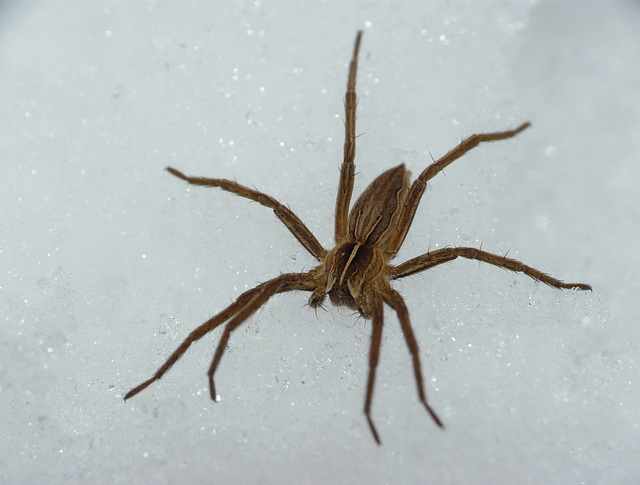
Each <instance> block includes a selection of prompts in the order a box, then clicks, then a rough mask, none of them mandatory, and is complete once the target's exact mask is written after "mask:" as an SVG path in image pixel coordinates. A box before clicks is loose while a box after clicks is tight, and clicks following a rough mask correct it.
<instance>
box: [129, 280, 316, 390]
mask: <svg viewBox="0 0 640 485" xmlns="http://www.w3.org/2000/svg"><path fill="white" fill-rule="evenodd" d="M314 287H315V283H314V282H313V280H312V278H311V277H310V276H309V275H308V274H306V273H302V274H298V273H290V274H283V275H280V276H278V277H277V278H274V279H272V280H269V281H267V282H265V283H262V284H261V285H258V286H256V287H255V288H252V289H251V290H248V291H246V292H244V293H243V294H242V295H240V296H239V297H238V298H237V299H236V301H234V302H233V303H232V304H231V305H229V306H228V307H227V308H225V309H224V310H222V311H221V312H220V313H218V314H217V315H215V316H214V317H212V318H210V319H209V320H207V321H206V322H204V323H203V324H202V325H200V326H199V327H198V328H196V329H195V330H193V331H192V332H191V333H190V334H189V335H188V336H187V338H185V339H184V340H183V341H182V343H181V344H180V345H179V346H178V348H177V349H176V350H174V351H173V353H172V354H171V355H170V356H169V358H168V359H167V360H166V362H165V363H164V364H162V366H161V367H160V368H159V369H158V370H157V371H156V373H155V374H154V375H153V377H151V378H150V379H148V380H146V381H144V382H143V383H142V384H140V385H139V386H136V387H134V388H133V389H131V390H130V391H129V392H128V393H127V394H126V395H125V396H124V400H125V401H126V400H127V399H129V398H131V397H133V396H135V395H136V394H138V393H139V392H141V391H143V390H144V389H146V388H147V387H149V386H150V385H151V384H153V383H154V382H155V381H157V380H158V379H160V378H161V377H162V376H163V375H164V374H165V373H166V372H167V371H168V370H169V369H170V368H171V366H172V365H173V364H175V363H176V362H177V361H178V360H179V359H180V357H182V355H183V354H184V353H185V352H186V351H187V349H188V348H189V346H190V345H191V344H192V343H193V342H196V341H197V340H200V339H201V338H202V337H204V336H205V335H206V334H207V333H209V332H211V331H212V330H213V329H215V328H216V327H218V326H219V325H221V324H223V323H224V322H226V321H227V320H229V319H230V318H232V320H231V321H230V322H229V324H232V323H234V322H236V321H237V320H238V318H239V316H241V319H240V321H239V322H237V323H236V325H235V326H238V325H239V324H240V323H242V321H243V320H245V319H246V318H247V317H248V316H249V315H251V314H252V313H253V312H255V311H256V310H257V308H258V307H259V306H261V305H263V304H264V303H265V302H266V301H267V300H268V299H269V297H271V296H273V295H275V294H276V293H283V292H286V291H293V290H307V291H311V290H313V288H314ZM265 288H266V289H267V292H266V293H267V295H268V296H267V297H266V298H261V297H263V296H264V294H265ZM257 301H260V303H257V304H256V302H257ZM234 316H235V318H233V317H234ZM227 340H228V336H227ZM214 395H215V394H214Z"/></svg>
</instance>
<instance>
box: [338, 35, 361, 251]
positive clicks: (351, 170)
mask: <svg viewBox="0 0 640 485" xmlns="http://www.w3.org/2000/svg"><path fill="white" fill-rule="evenodd" d="M361 38H362V31H361V30H360V31H358V35H357V36H356V42H355V45H354V47H353V57H352V58H351V64H349V78H348V81H347V94H346V95H345V97H344V108H345V123H344V158H343V160H342V166H341V167H340V182H339V183H338V194H337V196H336V218H335V240H336V244H340V243H341V242H342V241H344V240H345V239H346V238H347V227H348V224H349V204H350V203H351V194H352V192H353V179H354V177H355V170H356V167H355V163H354V162H355V158H356V106H357V104H358V98H357V96H356V72H357V70H358V51H359V50H360V39H361Z"/></svg>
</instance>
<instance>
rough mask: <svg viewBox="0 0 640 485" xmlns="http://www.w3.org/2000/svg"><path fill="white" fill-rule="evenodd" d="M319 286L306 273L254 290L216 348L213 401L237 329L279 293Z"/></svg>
mask: <svg viewBox="0 0 640 485" xmlns="http://www.w3.org/2000/svg"><path fill="white" fill-rule="evenodd" d="M316 286H317V283H316V282H315V281H314V280H313V278H311V276H309V275H308V274H306V273H302V274H299V273H289V274H283V275H281V276H278V277H277V278H274V279H272V280H270V281H267V282H266V283H262V284H261V285H259V286H257V287H256V288H254V290H257V291H255V292H254V293H253V294H252V295H251V298H250V299H249V300H248V301H247V303H246V304H245V305H244V306H243V307H242V308H241V309H239V310H238V312H237V313H236V315H235V316H234V317H233V318H232V319H231V320H230V321H229V323H227V325H225V327H224V332H223V333H222V337H221V338H220V342H218V346H217V347H216V353H215V354H214V356H213V360H212V362H211V366H210V367H209V372H208V373H207V375H208V376H209V392H210V393H211V399H213V400H214V401H215V400H216V388H215V384H214V382H213V375H214V374H215V372H216V369H217V368H218V364H219V363H220V360H221V359H222V354H224V351H225V349H226V347H227V342H228V341H229V337H230V336H231V332H233V331H234V330H235V329H236V328H238V327H239V326H240V325H241V324H242V323H243V322H244V321H245V320H246V319H247V318H249V317H250V316H251V315H252V314H253V313H254V312H255V311H256V310H257V309H258V308H260V307H261V306H262V305H264V304H265V303H266V302H267V300H269V298H271V297H272V296H273V295H275V294H277V293H283V292H286V291H292V290H306V291H311V290H313V289H314V288H315V287H316Z"/></svg>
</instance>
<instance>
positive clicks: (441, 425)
mask: <svg viewBox="0 0 640 485" xmlns="http://www.w3.org/2000/svg"><path fill="white" fill-rule="evenodd" d="M422 404H424V407H425V409H426V410H427V412H428V413H429V416H431V419H433V421H434V422H435V423H436V424H437V425H438V426H439V427H440V428H442V429H444V424H442V421H440V418H439V417H438V415H437V414H436V412H435V411H434V410H433V409H431V406H429V405H428V404H427V401H422Z"/></svg>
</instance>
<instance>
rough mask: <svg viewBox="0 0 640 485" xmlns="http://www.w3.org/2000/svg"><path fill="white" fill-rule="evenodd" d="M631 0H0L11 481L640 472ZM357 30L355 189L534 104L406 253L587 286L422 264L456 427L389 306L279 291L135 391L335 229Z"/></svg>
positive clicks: (460, 172) (460, 178)
mask: <svg viewBox="0 0 640 485" xmlns="http://www.w3.org/2000/svg"><path fill="white" fill-rule="evenodd" d="M639 20H640V8H639V7H638V3H637V2H634V3H624V2H620V3H614V2H608V3H606V4H605V3H598V2H589V3H579V2H533V3H529V2H527V3H524V2H519V3H504V2H496V3H491V4H488V3H482V4H474V3H466V2H465V3H462V4H458V3H456V2H442V3H437V2H423V3H398V2H393V3H383V2H378V3H371V4H368V3H363V2H343V3H337V2H326V3H305V5H302V4H293V3H289V2H264V3H263V2H257V3H255V4H253V3H248V2H237V3H231V2H229V3H221V2H215V3H214V2H210V3H207V2H182V1H180V2H179V1H173V2H156V1H145V2H104V1H93V2H3V3H2V4H0V149H1V156H0V168H1V172H0V173H1V174H2V176H1V180H0V222H1V228H2V229H0V286H1V288H0V317H1V322H2V323H1V325H0V355H1V357H0V416H1V418H0V419H1V421H0V482H1V483H20V484H24V483H62V482H65V483H89V482H90V483H98V484H101V483H177V482H180V483H212V482H213V483H294V482H295V483H563V484H566V483H638V482H639V481H640V465H639V463H640V462H639V461H638V456H640V429H639V423H640V403H639V398H638V388H639V387H640V372H639V369H640V367H639V363H638V342H639V341H640V326H639V325H638V323H639V322H638V315H639V314H640V304H639V303H638V294H640V293H639V284H638V278H637V274H638V272H639V270H640V256H639V252H638V250H637V245H638V239H639V232H640V210H639V207H640V191H639V190H638V180H640V164H639V163H638V154H639V153H640V123H639V120H640V117H639V113H640V99H639V94H638V93H639V88H640V84H639V79H640V63H638V59H640V52H639V51H640V30H638V29H637V25H638V21H639ZM357 29H364V30H365V34H364V38H363V45H362V52H361V60H360V68H359V73H358V74H359V77H358V93H359V96H360V101H359V106H358V125H357V131H358V133H359V134H361V136H360V137H359V138H358V154H357V171H358V176H357V180H356V194H357V193H359V191H361V190H362V189H363V188H364V187H365V186H366V185H367V184H368V183H369V182H370V181H371V180H372V179H373V178H374V177H375V176H376V175H378V174H379V173H380V172H382V171H383V170H385V169H387V168H389V167H391V166H393V165H396V164H398V163H401V162H404V163H405V164H407V166H408V167H409V168H410V169H411V170H412V171H413V173H414V174H415V173H417V172H419V171H420V170H422V169H423V167H425V166H426V164H428V163H429V162H430V155H429V153H431V154H433V156H434V157H437V156H439V155H441V154H443V153H445V152H446V151H447V150H448V149H449V148H451V147H453V146H454V145H455V144H456V143H457V142H458V141H459V140H460V138H462V137H464V136H467V135H470V134H471V133H474V132H481V131H493V130H502V129H506V128H510V127H514V126H516V125H517V124H519V123H521V122H523V121H525V120H531V121H532V123H533V128H532V129H530V130H527V131H526V132H525V133H523V134H521V135H519V136H518V137H517V138H515V139H513V140H509V141H504V142H499V143H494V144H491V145H486V146H482V147H480V148H478V149H476V150H474V151H473V152H472V153H471V154H469V155H468V156H466V157H465V158H464V159H462V160H460V161H457V162H456V163H455V164H454V165H452V166H451V167H449V168H448V169H447V171H446V174H445V175H439V176H438V177H437V178H436V179H434V180H433V182H432V183H431V184H430V186H429V188H428V191H427V193H426V195H425V197H424V199H423V204H422V206H421V208H420V210H419V212H418V214H417V217H416V222H415V224H414V227H413V229H412V231H411V233H410V234H409V237H408V238H407V241H406V243H405V246H404V248H403V250H402V251H401V253H400V255H399V258H398V259H399V260H404V259H407V258H409V257H412V256H415V255H417V254H420V253H422V252H425V251H426V250H427V249H428V248H431V249H435V248H438V247H443V246H447V245H459V246H461V245H465V246H477V247H479V246H480V245H482V247H483V249H485V250H489V251H493V252H497V253H501V254H502V253H506V252H507V251H509V254H510V256H511V257H515V258H518V259H521V260H523V261H525V262H527V263H529V264H531V265H533V266H535V267H538V268H540V269H542V270H544V271H547V272H550V273H552V274H554V275H556V276H558V277H560V278H562V279H564V280H565V281H579V282H588V283H590V284H592V285H593V288H594V292H593V293H589V292H586V293H580V292H573V291H558V290H554V289H551V288H547V287H545V286H544V285H541V284H538V283H536V282H534V281H532V280H531V279H529V278H527V277H524V276H521V275H517V274H513V273H510V272H506V271H502V270H499V269H496V268H492V267H489V266H487V265H479V264H477V263H474V262H469V261H455V262H453V263H451V264H448V265H445V266H443V267H439V268H436V269H434V270H432V271H430V272H428V273H425V274H421V275H417V276H415V277H411V278H408V279H407V280H403V281H400V282H398V283H397V285H396V287H397V288H398V289H399V290H400V291H401V292H402V294H403V295H404V297H405V299H406V301H407V304H408V306H409V309H410V312H411V318H412V322H413V327H414V329H415V333H416V336H417V338H418V341H419V345H420V355H421V358H422V364H423V368H424V373H425V378H426V384H427V394H428V396H429V399H430V402H431V404H432V406H433V407H434V408H435V409H436V410H437V411H438V412H439V414H440V416H441V418H442V419H443V421H444V422H445V424H446V430H445V431H441V430H440V429H438V428H437V427H436V426H434V424H433V423H432V422H431V421H430V420H429V418H428V416H427V415H426V413H425V412H424V409H422V407H421V406H420V405H419V402H418V401H417V397H416V392H415V384H414V382H413V373H412V369H411V363H410V358H409V354H408V352H407V349H406V347H405V344H404V340H403V336H402V333H401V331H400V329H399V325H398V323H397V319H396V318H395V316H394V315H392V314H391V312H387V322H386V326H385V330H384V334H383V339H384V340H383V348H382V354H381V362H380V368H379V372H378V377H377V387H376V394H375V399H374V405H373V415H374V418H375V420H376V422H377V425H378V430H379V432H380V435H381V438H382V440H383V445H382V446H381V447H378V446H376V444H375V443H374V441H373V440H372V438H371V435H370V432H369V429H368V427H367V424H366V420H365V418H364V416H363V414H362V406H363V400H364V392H365V380H366V372H367V352H368V340H369V334H370V329H371V327H370V324H369V322H367V321H365V320H363V319H361V318H357V316H356V315H353V314H352V312H349V311H345V310H344V309H338V308H334V307H328V308H327V310H326V311H319V312H318V313H317V315H316V314H314V312H313V311H312V310H310V309H309V308H308V307H307V306H306V299H307V297H308V295H306V294H299V293H298V294H295V293H291V294H287V295H281V296H278V297H274V298H273V299H272V300H271V301H270V302H269V303H268V304H267V305H265V306H264V307H263V309H261V310H260V311H259V312H258V313H257V314H256V315H254V317H253V318H251V319H250V320H249V321H248V322H246V324H245V325H244V326H242V327H240V329H238V330H237V331H236V332H235V333H234V334H233V335H232V338H231V340H230V343H229V347H228V352H227V353H226V354H225V358H224V359H223V361H222V364H221V366H220V369H219V371H218V373H217V381H216V382H217V385H218V392H219V394H220V398H221V399H220V402H218V403H213V402H212V401H211V400H210V399H209V396H208V389H207V379H206V370H207V368H208V366H209V363H210V359H211V357H212V354H213V350H214V348H215V345H216V342H217V341H218V339H219V336H220V333H219V331H216V332H214V333H213V334H212V335H210V336H207V337H205V338H204V339H203V340H202V341H200V342H199V343H198V344H196V345H194V346H192V348H191V349H190V350H189V351H188V353H187V354H186V355H185V356H184V357H183V359H182V360H181V361H180V362H179V363H178V364H176V365H175V366H174V367H173V368H172V369H171V371H170V372H169V373H168V374H167V375H166V376H165V377H164V378H163V379H162V380H161V381H160V382H159V383H156V384H155V385H153V386H152V387H150V388H149V389H147V390H146V391H145V392H143V393H141V394H140V395H138V396H136V397H135V398H133V399H131V400H130V401H127V402H126V403H125V402H124V401H123V400H122V397H123V395H124V393H125V392H126V391H128V390H129V389H130V388H131V387H133V386H134V385H136V384H138V383H140V382H141V381H142V380H143V379H146V378H147V377H149V376H150V375H151V374H152V373H153V372H154V371H155V370H156V369H157V367H158V366H159V365H160V364H161V363H162V362H163V361H164V360H165V358H166V357H167V356H168V355H169V354H170V353H171V352H172V351H173V350H174V349H175V348H176V346H177V345H178V344H179V342H180V341H181V340H182V339H183V338H184V337H185V336H186V335H187V333H188V332H189V331H190V330H191V329H193V328H195V327H196V326H197V325H198V324H199V323H201V322H202V321H204V320H206V319H207V318H208V317H210V316H211V315H212V314H214V313H216V312H218V311H220V310H221V309H223V308H224V307H225V306H226V305H227V304H229V303H230V302H231V301H233V299H234V298H235V297H237V296H238V295H239V294H240V293H241V292H242V291H244V290H246V289H248V288H250V287H252V286H254V285H255V284H256V283H257V282H258V281H264V280H266V279H269V278H271V277H274V276H276V275H278V274H279V273H280V272H291V271H303V270H308V269H309V268H311V267H312V266H313V264H314V260H313V258H312V257H311V256H309V255H308V254H306V253H305V251H304V250H303V249H302V248H301V247H300V246H299V245H298V243H297V242H296V241H295V239H294V238H293V237H291V235H290V234H288V232H287V231H286V229H284V228H283V227H282V225H281V224H280V222H279V221H278V220H277V219H276V218H275V217H274V216H273V215H272V214H271V213H270V211H269V210H267V209H265V208H263V207H260V206H259V205H257V204H254V203H250V202H248V201H245V200H243V199H240V198H238V197H234V196H232V195H230V194H226V193H223V192H221V191H218V190H207V189H203V188H197V187H193V188H190V187H189V186H187V184H185V183H183V182H181V181H179V180H177V179H175V178H174V177H171V176H170V175H169V174H167V172H165V171H164V170H163V169H164V167H165V166H167V165H172V166H174V167H176V168H179V169H181V170H184V171H185V172H187V173H191V174H194V175H203V176H213V177H227V178H235V179H237V180H238V181H240V182H242V183H244V184H247V185H255V186H256V187H258V188H260V189H261V190H263V191H265V192H267V193H269V194H270V195H272V196H274V197H276V198H278V199H280V200H282V201H284V202H286V203H287V204H289V205H290V206H291V207H292V208H293V210H294V211H295V212H296V213H297V214H298V215H299V216H300V217H301V218H302V219H303V220H304V221H305V222H306V223H307V224H308V226H309V228H310V229H311V230H312V231H313V232H314V233H315V234H316V235H317V237H318V238H319V240H320V241H321V242H322V244H323V245H325V246H327V247H328V246H331V243H332V238H331V232H332V227H333V221H332V214H333V204H334V197H335V190H336V187H337V180H338V167H339V164H340V162H341V154H342V137H343V101H342V99H343V96H344V88H345V83H346V73H347V62H348V60H349V56H350V52H351V49H352V45H353V40H354V37H355V33H356V30H357Z"/></svg>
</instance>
